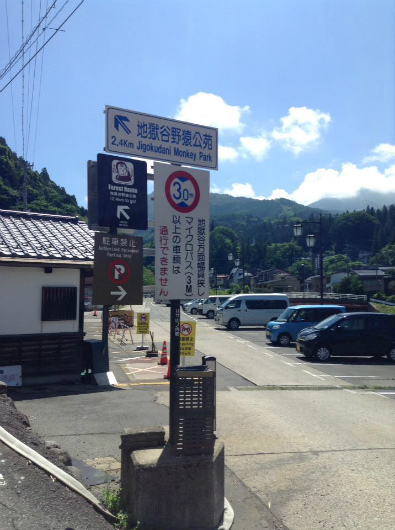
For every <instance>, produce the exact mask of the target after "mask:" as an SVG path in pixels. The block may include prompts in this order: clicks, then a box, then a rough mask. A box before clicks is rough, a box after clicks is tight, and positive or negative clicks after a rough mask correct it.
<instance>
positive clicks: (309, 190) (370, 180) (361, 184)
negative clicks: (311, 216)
mask: <svg viewBox="0 0 395 530" xmlns="http://www.w3.org/2000/svg"><path fill="white" fill-rule="evenodd" d="M361 189H368V190H372V191H377V192H380V193H391V194H393V193H394V190H395V165H394V166H391V167H390V168H388V169H386V170H385V171H384V172H380V171H379V169H378V168H377V167H375V166H371V167H367V168H358V167H357V166H356V165H355V164H351V163H347V164H343V166H342V168H341V170H340V171H337V170H335V169H323V168H321V169H317V170H316V171H314V172H312V173H308V174H307V175H306V176H305V178H304V180H303V182H302V183H301V185H300V186H299V188H298V189H297V190H295V191H294V192H292V193H290V194H289V195H288V198H290V199H292V200H293V201H296V202H298V203H300V204H306V205H307V204H311V203H312V202H315V201H318V200H319V199H322V198H324V197H333V198H346V197H355V196H356V195H357V194H358V192H359V190H361Z"/></svg>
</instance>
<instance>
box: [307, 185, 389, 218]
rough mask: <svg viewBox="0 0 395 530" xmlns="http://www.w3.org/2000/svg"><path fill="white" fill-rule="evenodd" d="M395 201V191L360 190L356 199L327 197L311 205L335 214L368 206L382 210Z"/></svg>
mask: <svg viewBox="0 0 395 530" xmlns="http://www.w3.org/2000/svg"><path fill="white" fill-rule="evenodd" d="M394 201H395V190H394V192H393V193H392V195H391V194H390V193H380V192H378V191H372V190H367V189H361V190H359V192H358V194H357V195H356V196H355V197H347V198H344V199H335V198H333V197H326V198H324V199H320V200H319V201H316V202H313V203H312V204H309V206H310V207H311V208H320V209H321V210H327V211H328V210H329V211H331V212H333V213H344V212H347V211H348V212H353V211H358V210H365V209H366V208H367V206H370V207H372V206H373V208H382V207H383V206H384V205H386V206H389V205H390V204H393V203H394Z"/></svg>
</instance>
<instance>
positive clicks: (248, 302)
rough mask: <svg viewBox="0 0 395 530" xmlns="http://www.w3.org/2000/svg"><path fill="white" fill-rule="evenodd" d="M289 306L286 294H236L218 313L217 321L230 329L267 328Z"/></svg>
mask: <svg viewBox="0 0 395 530" xmlns="http://www.w3.org/2000/svg"><path fill="white" fill-rule="evenodd" d="M288 306H289V299H288V296H287V295H286V294H282V293H279V294H276V293H267V294H236V295H235V296H232V298H230V299H229V300H228V301H226V302H225V303H223V304H222V305H221V306H220V307H219V308H218V309H217V311H216V314H215V317H214V318H215V321H216V322H217V323H218V324H220V325H222V326H226V327H227V328H228V329H238V328H239V326H265V325H266V324H267V323H268V322H269V320H271V319H275V318H277V317H279V316H280V315H281V313H282V312H283V311H284V309H285V308H286V307H288Z"/></svg>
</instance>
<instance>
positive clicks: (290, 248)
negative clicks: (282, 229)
mask: <svg viewBox="0 0 395 530" xmlns="http://www.w3.org/2000/svg"><path fill="white" fill-rule="evenodd" d="M301 255H302V247H300V246H299V245H298V244H297V243H295V241H291V242H290V243H274V244H272V245H268V247H267V253H266V266H268V267H269V268H271V267H272V268H279V269H288V267H290V266H291V264H292V263H294V262H295V260H296V259H297V258H299V257H300V256H301Z"/></svg>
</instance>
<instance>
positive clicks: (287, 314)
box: [276, 307, 295, 322]
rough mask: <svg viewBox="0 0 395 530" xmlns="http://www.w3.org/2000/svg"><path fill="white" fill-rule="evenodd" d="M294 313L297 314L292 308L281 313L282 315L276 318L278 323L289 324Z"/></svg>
mask: <svg viewBox="0 0 395 530" xmlns="http://www.w3.org/2000/svg"><path fill="white" fill-rule="evenodd" d="M294 312H295V309H293V308H292V307H288V308H287V309H286V310H285V311H283V312H282V313H281V315H280V316H279V317H278V318H276V321H277V322H289V320H290V318H291V316H292V315H293V313H294Z"/></svg>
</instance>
